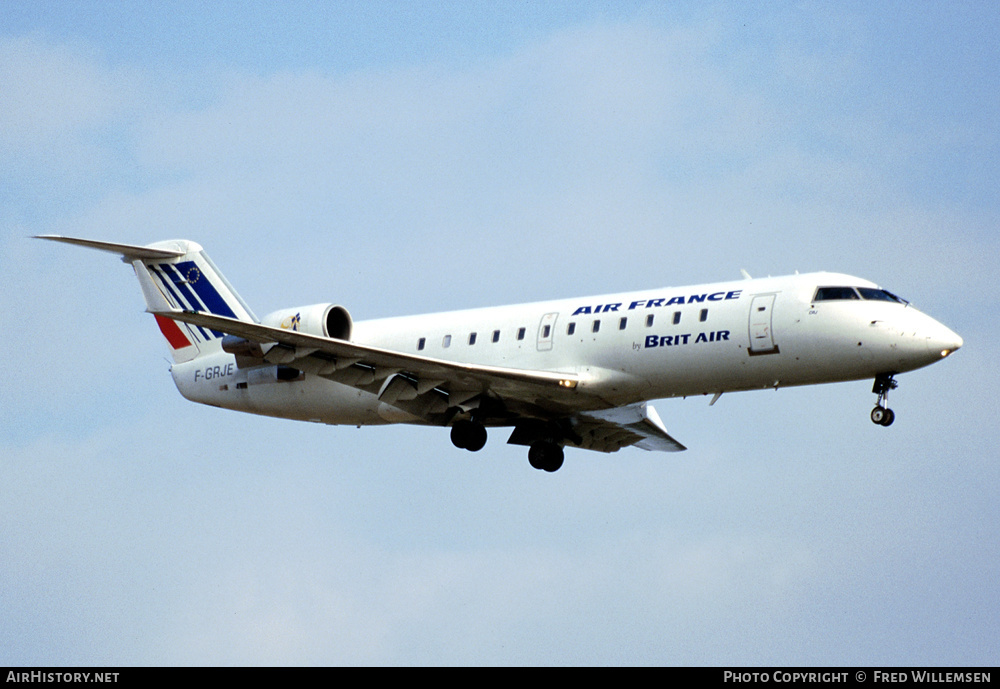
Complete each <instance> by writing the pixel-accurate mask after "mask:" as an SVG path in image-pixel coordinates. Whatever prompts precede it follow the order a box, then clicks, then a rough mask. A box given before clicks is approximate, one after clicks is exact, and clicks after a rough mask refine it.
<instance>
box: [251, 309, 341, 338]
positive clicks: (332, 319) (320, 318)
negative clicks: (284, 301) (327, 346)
mask: <svg viewBox="0 0 1000 689" xmlns="http://www.w3.org/2000/svg"><path fill="white" fill-rule="evenodd" d="M262 323H263V324H264V325H269V326H271V327H272V328H283V329H285V330H296V331H298V332H300V333H306V334H307V335H319V336H321V337H332V338H335V339H338V340H350V339H351V329H352V328H353V325H354V324H353V321H352V320H351V314H350V313H348V312H347V309H345V308H344V307H343V306H337V305H336V304H313V305H312V306H297V307H294V308H290V309H280V310H278V311H275V312H273V313H269V314H267V315H266V316H264V318H263V320H262Z"/></svg>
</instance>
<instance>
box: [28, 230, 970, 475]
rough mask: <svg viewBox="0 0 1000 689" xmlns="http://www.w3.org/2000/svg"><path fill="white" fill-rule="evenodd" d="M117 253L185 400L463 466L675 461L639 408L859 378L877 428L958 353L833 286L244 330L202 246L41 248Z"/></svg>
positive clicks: (302, 310)
mask: <svg viewBox="0 0 1000 689" xmlns="http://www.w3.org/2000/svg"><path fill="white" fill-rule="evenodd" d="M40 238H41V239H49V240H53V241H57V242H64V243H67V244H74V245H78V246H84V247H89V248H92V249H99V250H102V251H108V252H111V253H115V254H119V255H120V256H121V257H122V260H123V261H124V262H126V263H129V264H131V265H132V268H133V269H134V270H135V274H136V276H137V277H138V279H139V285H140V286H141V288H142V293H143V296H144V297H145V301H146V310H147V311H148V312H149V313H151V314H153V316H155V318H156V322H157V323H158V324H159V327H160V331H161V332H162V333H163V336H164V337H165V338H166V340H167V343H168V344H169V345H170V349H171V351H172V353H173V360H174V363H173V366H171V369H170V370H171V374H172V375H173V379H174V383H175V384H176V385H177V388H178V390H180V392H181V394H182V395H183V396H184V397H186V398H187V399H189V400H192V401H194V402H200V403H202V404H209V405H212V406H216V407H222V408H225V409H234V410H237V411H244V412H250V413H252V414H263V415H267V416H275V417H283V418H290V419H298V420H302V421H314V422H319V423H327V424H350V425H356V426H362V425H374V424H387V423H411V424H425V425H435V426H443V427H450V428H451V441H452V443H454V444H455V446H456V447H459V448H464V449H466V450H470V451H473V452H475V451H478V450H480V449H482V448H483V446H484V445H485V444H486V439H487V429H488V428H500V427H507V428H511V429H512V432H511V434H510V437H509V439H508V440H507V442H508V443H512V444H516V445H524V446H527V447H528V448H529V450H528V460H529V462H530V463H531V465H532V466H533V467H535V468H536V469H543V470H545V471H556V470H557V469H559V467H561V466H562V464H563V457H564V452H563V449H564V448H565V447H567V446H569V447H578V448H582V449H586V450H596V451H599V452H615V451H617V450H619V449H621V448H623V447H627V446H632V445H634V446H636V447H639V448H642V449H644V450H660V451H667V452H676V451H679V450H684V449H685V447H684V446H683V445H682V444H681V443H679V442H678V441H677V440H675V439H674V438H673V437H672V436H671V435H670V434H669V433H668V432H667V430H666V428H665V427H664V425H663V422H662V421H661V420H660V417H659V415H658V414H657V413H656V410H655V409H653V407H652V406H650V405H649V404H648V401H649V400H653V399H660V398H667V397H685V396H688V395H712V401H711V403H712V404H714V403H715V401H716V400H718V398H719V396H720V395H722V394H723V393H726V392H734V391H739V390H759V389H766V388H778V387H784V386H790V385H812V384H816V383H831V382H836V381H847V380H859V379H865V378H872V379H874V381H875V382H874V387H873V389H872V392H873V393H874V394H875V395H877V398H876V403H875V408H874V409H873V410H872V412H871V420H872V421H873V422H875V423H876V424H880V425H882V426H888V425H890V424H891V423H892V422H893V419H894V417H895V415H894V413H893V412H892V410H891V409H889V408H888V406H887V398H888V394H889V391H890V390H892V389H894V388H895V387H896V381H895V376H896V375H897V374H899V373H903V372H905V371H911V370H913V369H917V368H921V367H923V366H927V365H928V364H932V363H934V362H935V361H939V360H941V359H943V358H945V357H947V356H948V355H949V354H951V353H952V352H954V351H955V350H956V349H958V348H959V347H961V346H962V338H961V337H959V336H958V335H957V334H955V333H954V332H952V331H951V330H949V329H948V328H946V327H945V326H943V325H942V324H941V323H938V322H937V321H935V320H934V319H932V318H931V317H929V316H927V315H925V314H923V313H921V312H920V311H918V310H917V309H915V308H914V307H913V306H911V305H910V304H909V303H908V302H907V301H905V300H903V299H901V298H899V297H897V296H896V295H894V294H892V293H891V292H888V291H886V290H884V289H882V288H880V287H878V286H877V285H875V284H874V283H871V282H868V281H867V280H862V279H860V278H856V277H851V276H850V275H841V274H837V273H811V274H803V275H791V276H785V277H768V278H763V279H750V277H749V275H746V274H744V279H742V280H738V281H734V282H723V283H716V284H707V285H694V286H691V287H667V288H662V289H652V290H644V291H640V292H630V293H623V294H612V295H605V296H598V297H583V298H579V299H563V300H558V301H546V302H538V303H533V304H521V305H516V306H498V307H492V308H483V309H472V310H465V311H454V312H450V313H437V314H430V315H422V316H404V317H401V318H385V319H380V320H368V321H359V322H357V323H355V322H354V320H353V319H352V318H351V315H350V313H349V312H348V310H347V309H346V308H344V307H343V306H339V305H335V304H314V305H312V306H297V307H294V308H288V309H281V310H279V311H275V312H274V313H271V314H268V315H267V316H265V317H264V318H263V319H258V318H257V317H256V316H254V315H253V312H252V311H251V310H250V307H249V306H248V305H247V304H246V303H245V302H244V301H243V300H242V299H241V298H240V297H239V295H238V294H237V293H236V291H235V290H234V289H233V287H232V285H231V284H230V283H229V282H228V281H227V280H226V278H225V277H223V275H222V273H221V272H219V270H218V269H217V268H216V266H215V264H214V263H212V261H211V260H210V259H209V257H208V255H207V254H206V253H205V252H204V251H203V250H202V247H201V246H199V245H198V244H196V243H195V242H192V241H188V240H172V241H165V242H158V243H155V244H150V245H148V246H132V245H127V244H112V243H109V242H100V241H93V240H86V239H77V238H73V237H61V236H53V235H46V236H42V237H40Z"/></svg>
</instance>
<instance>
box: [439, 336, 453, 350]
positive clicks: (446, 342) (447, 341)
mask: <svg viewBox="0 0 1000 689" xmlns="http://www.w3.org/2000/svg"><path fill="white" fill-rule="evenodd" d="M441 346H442V347H445V348H447V347H451V335H445V336H444V339H443V340H442V341H441Z"/></svg>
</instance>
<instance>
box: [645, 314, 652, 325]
mask: <svg viewBox="0 0 1000 689" xmlns="http://www.w3.org/2000/svg"><path fill="white" fill-rule="evenodd" d="M646 327H647V328H652V327H653V314H649V315H648V316H646Z"/></svg>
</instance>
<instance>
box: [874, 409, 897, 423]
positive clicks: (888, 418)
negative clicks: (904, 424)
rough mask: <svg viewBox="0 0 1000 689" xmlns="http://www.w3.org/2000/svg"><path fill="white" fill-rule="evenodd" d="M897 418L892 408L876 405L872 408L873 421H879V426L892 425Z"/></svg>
mask: <svg viewBox="0 0 1000 689" xmlns="http://www.w3.org/2000/svg"><path fill="white" fill-rule="evenodd" d="M895 420H896V414H895V413H893V411H892V409H886V408H885V407H875V408H874V409H872V423H877V424H878V425H879V426H891V425H892V422H893V421H895Z"/></svg>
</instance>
